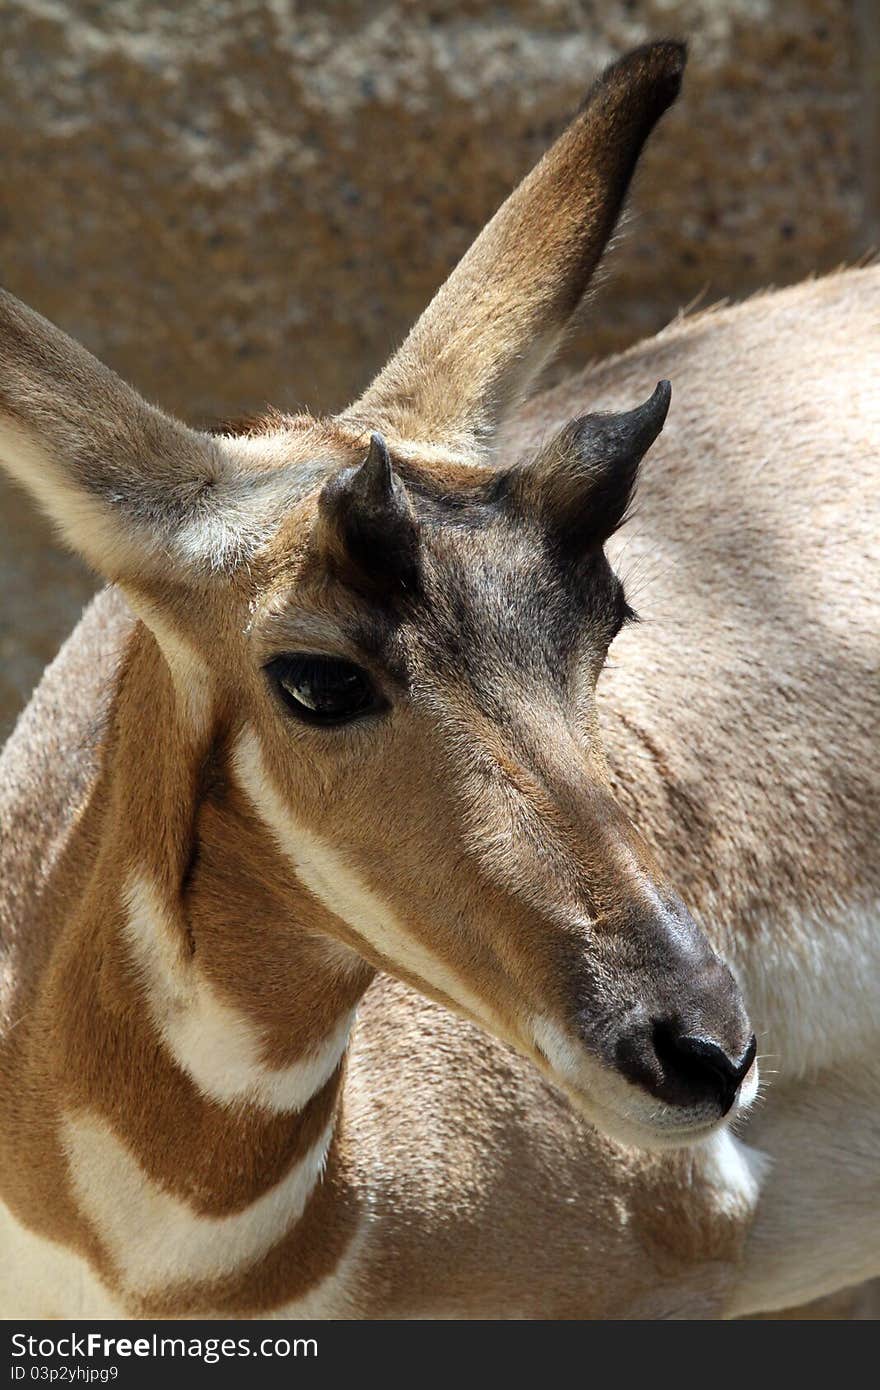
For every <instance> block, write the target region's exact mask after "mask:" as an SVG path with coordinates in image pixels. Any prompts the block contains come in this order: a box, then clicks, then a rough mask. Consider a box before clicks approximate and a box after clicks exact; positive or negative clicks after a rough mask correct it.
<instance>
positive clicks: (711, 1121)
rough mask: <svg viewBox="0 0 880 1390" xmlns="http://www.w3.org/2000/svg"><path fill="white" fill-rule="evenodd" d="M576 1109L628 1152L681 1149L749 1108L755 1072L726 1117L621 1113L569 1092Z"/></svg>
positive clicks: (715, 1131) (718, 1130)
mask: <svg viewBox="0 0 880 1390" xmlns="http://www.w3.org/2000/svg"><path fill="white" fill-rule="evenodd" d="M566 1089H567V1090H568V1095H569V1098H570V1099H571V1101H572V1103H573V1105H574V1106H575V1109H577V1110H578V1112H579V1113H580V1114H581V1115H583V1116H584V1117H585V1118H586V1119H587V1120H589V1121H590V1123H591V1124H592V1125H594V1126H595V1128H596V1129H598V1130H599V1131H600V1132H601V1133H603V1134H607V1135H608V1137H609V1138H610V1139H613V1140H615V1141H616V1142H617V1143H620V1144H626V1145H627V1146H628V1147H631V1148H638V1149H650V1150H653V1151H655V1152H656V1151H657V1150H661V1149H682V1148H688V1147H689V1146H691V1145H693V1144H700V1143H702V1142H703V1141H704V1140H706V1139H709V1138H710V1137H711V1136H712V1135H714V1134H720V1133H722V1132H724V1131H725V1130H726V1129H727V1128H728V1126H729V1125H730V1123H731V1121H735V1120H736V1118H737V1116H739V1115H741V1114H742V1113H743V1112H744V1111H745V1110H747V1109H748V1107H749V1106H750V1105H751V1104H752V1102H753V1100H754V1099H755V1096H756V1095H757V1091H758V1068H757V1066H754V1067H752V1070H751V1072H750V1073H749V1075H748V1076H747V1077H746V1080H745V1081H744V1082H743V1085H742V1088H741V1090H740V1094H739V1096H738V1097H737V1100H736V1102H735V1104H734V1105H733V1107H732V1108H731V1109H730V1110H729V1111H728V1113H727V1114H726V1115H714V1116H712V1115H699V1114H698V1115H693V1116H689V1115H688V1114H687V1113H685V1114H682V1113H681V1112H680V1111H676V1110H674V1109H672V1107H669V1108H668V1109H666V1110H663V1111H660V1112H659V1113H658V1112H657V1111H656V1110H655V1111H654V1113H652V1114H650V1115H642V1114H639V1113H638V1111H637V1110H636V1109H633V1110H624V1109H622V1108H618V1107H617V1106H612V1105H608V1104H602V1103H601V1102H597V1101H596V1099H595V1098H594V1097H592V1096H586V1095H583V1094H581V1093H579V1092H577V1091H574V1090H571V1089H568V1088H566Z"/></svg>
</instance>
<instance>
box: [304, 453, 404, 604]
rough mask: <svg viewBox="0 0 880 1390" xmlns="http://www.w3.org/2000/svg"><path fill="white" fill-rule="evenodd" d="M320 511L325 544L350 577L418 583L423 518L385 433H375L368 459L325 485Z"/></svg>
mask: <svg viewBox="0 0 880 1390" xmlns="http://www.w3.org/2000/svg"><path fill="white" fill-rule="evenodd" d="M319 516H320V523H321V537H322V540H323V543H324V546H325V548H326V549H327V550H328V551H329V553H330V555H331V557H332V558H333V560H334V561H335V562H336V564H337V566H338V567H341V568H342V569H344V570H345V571H346V577H347V578H348V579H349V580H352V581H360V582H362V583H363V582H366V583H367V584H369V585H375V584H377V583H387V582H388V581H396V582H398V583H401V584H403V585H405V586H410V585H412V584H413V582H414V581H415V578H416V574H417V569H418V549H419V547H418V522H417V520H416V516H415V513H414V511H413V508H412V505H411V503H410V500H409V497H408V496H407V492H406V488H405V487H404V485H403V483H402V482H401V480H400V478H399V477H398V476H397V474H396V473H395V471H394V468H393V466H392V463H391V455H390V453H389V451H388V445H387V444H386V442H385V439H384V438H383V436H382V435H381V434H379V433H378V432H376V431H374V432H373V433H372V434H371V435H370V447H369V450H368V452H367V456H366V458H365V459H364V461H363V463H361V464H359V465H358V466H357V467H356V468H346V469H344V470H343V472H341V473H339V474H337V475H336V477H334V478H331V479H330V481H329V482H328V483H326V484H325V486H324V488H323V490H322V492H321V496H320V501H319Z"/></svg>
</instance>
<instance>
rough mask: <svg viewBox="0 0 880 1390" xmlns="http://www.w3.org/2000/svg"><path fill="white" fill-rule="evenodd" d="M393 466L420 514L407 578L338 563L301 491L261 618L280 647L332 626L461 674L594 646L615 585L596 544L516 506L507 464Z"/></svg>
mask: <svg viewBox="0 0 880 1390" xmlns="http://www.w3.org/2000/svg"><path fill="white" fill-rule="evenodd" d="M394 467H395V471H396V472H397V474H398V476H399V477H400V478H401V480H402V481H403V483H404V485H405V487H406V490H407V495H408V497H409V499H410V502H411V504H412V507H413V509H414V511H415V513H416V516H417V518H418V523H419V573H418V579H417V581H416V582H415V583H414V584H408V585H406V586H397V585H396V584H394V583H393V582H387V583H386V582H380V583H377V584H375V585H373V584H369V583H365V584H359V583H357V582H352V581H350V580H348V579H346V578H343V577H340V575H339V574H338V573H334V572H333V570H332V568H331V567H328V566H327V565H326V564H325V563H324V562H323V558H322V556H321V554H320V547H319V546H317V545H316V544H315V537H316V532H317V505H316V498H315V497H311V498H309V499H308V501H307V502H305V503H304V504H303V505H302V507H301V508H300V509H299V514H298V516H297V517H295V518H290V519H289V520H288V522H287V523H286V525H285V527H284V528H282V530H281V532H279V534H278V536H277V537H276V541H275V545H274V546H273V551H274V558H275V569H276V573H275V576H274V583H273V585H272V589H273V593H272V599H271V602H270V603H269V604H268V605H267V612H266V621H265V623H264V624H263V629H264V632H266V631H269V632H270V633H271V638H272V642H273V644H274V645H275V646H276V647H277V645H278V644H279V641H281V640H282V639H283V638H284V636H285V633H287V634H289V637H290V643H291V645H296V644H298V645H299V646H300V647H303V643H304V642H305V643H306V645H308V638H309V634H310V633H311V634H313V638H312V644H313V645H321V646H322V647H323V646H324V645H332V642H333V638H334V636H335V635H336V634H338V635H340V636H341V637H342V638H343V639H344V641H345V642H346V643H347V644H349V646H350V648H351V649H352V652H355V651H360V652H362V653H364V654H365V655H368V656H370V657H372V658H373V659H374V660H377V661H380V662H382V663H384V664H386V665H387V666H389V667H391V668H393V669H394V670H395V671H396V672H397V673H398V674H400V675H401V676H402V675H404V674H406V675H410V676H411V675H413V674H415V673H417V672H419V671H421V672H426V671H428V670H430V671H433V672H435V673H442V674H444V675H445V676H446V677H447V678H452V679H458V680H465V681H468V682H469V683H479V682H481V681H482V680H483V679H485V677H486V676H487V675H488V676H490V677H492V678H495V677H497V676H498V675H499V674H500V673H502V672H503V671H505V670H517V671H520V672H523V673H530V674H532V675H534V676H535V677H539V678H541V679H547V678H550V679H553V678H555V677H557V676H558V675H560V674H561V672H562V670H563V669H564V668H565V666H566V665H567V664H568V663H569V662H570V661H571V660H572V658H573V656H574V655H575V654H579V653H583V651H584V649H587V650H589V649H590V648H595V650H596V651H597V652H602V651H604V646H605V645H606V644H607V640H608V636H609V630H610V629H611V628H613V627H614V626H615V624H616V621H617V618H618V616H619V610H620V606H621V591H620V586H619V584H618V582H617V580H616V579H615V577H614V575H613V574H612V572H611V570H610V568H609V566H608V563H607V561H606V559H605V556H604V553H603V552H602V550H601V548H600V547H597V546H588V545H584V546H583V547H579V546H578V545H577V544H571V543H563V542H562V541H561V540H560V538H559V537H558V536H555V535H553V534H551V533H549V532H548V531H547V530H546V529H545V528H544V527H543V526H542V525H541V523H540V521H539V518H538V517H537V516H532V515H528V514H523V513H522V512H521V511H520V510H517V509H516V508H515V507H513V506H512V505H511V504H510V498H509V495H508V490H507V489H506V487H505V475H504V473H503V471H499V470H493V469H487V468H479V467H472V466H464V465H460V464H455V463H444V462H442V461H439V462H438V461H435V460H431V461H430V462H428V463H425V462H423V461H414V460H413V459H411V458H399V457H395V458H394ZM379 558H380V557H379V556H378V555H377V562H378V560H379ZM377 568H380V566H379V565H378V563H377ZM322 634H324V635H325V637H326V641H324V640H321V638H322Z"/></svg>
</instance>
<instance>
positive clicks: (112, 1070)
mask: <svg viewBox="0 0 880 1390" xmlns="http://www.w3.org/2000/svg"><path fill="white" fill-rule="evenodd" d="M163 646H164V644H163ZM179 655H180V653H179V651H178V653H177V656H178V657H179ZM172 673H173V674H170V673H169V670H168V667H167V666H166V665H165V663H164V662H163V660H162V657H161V656H160V654H159V652H158V650H157V648H156V646H155V643H154V642H153V640H152V639H151V638H150V637H149V636H148V635H147V633H146V632H145V631H139V632H138V634H137V636H136V637H135V639H134V641H133V644H132V648H131V650H130V651H129V653H128V657H127V659H126V662H125V664H124V666H123V669H122V672H121V675H120V684H119V689H118V692H117V698H116V702H115V711H114V716H113V720H112V731H111V735H110V738H109V741H108V746H107V749H106V753H105V763H104V772H103V775H102V779H101V785H100V786H99V787H98V789H97V793H96V801H97V800H98V799H100V800H101V802H102V803H103V807H104V809H103V811H102V812H101V813H100V814H99V813H98V812H97V810H95V811H94V814H93V820H94V825H93V827H92V835H91V836H90V837H87V838H92V840H93V842H94V844H95V849H94V851H93V870H92V873H91V876H90V879H89V881H88V884H87V886H86V888H85V890H84V892H83V893H82V895H81V897H80V900H79V903H78V905H77V910H76V912H75V913H74V915H73V917H72V919H71V920H70V922H69V924H68V926H67V928H66V929H65V931H64V933H63V935H62V938H61V939H60V941H59V943H58V950H57V951H56V953H55V958H54V959H53V962H52V967H51V969H50V971H49V972H48V978H47V980H46V981H45V987H44V989H43V992H42V993H43V997H42V998H41V1000H40V1001H39V1008H38V1009H37V1010H36V1011H35V1016H34V1022H33V1027H32V1028H31V1029H28V1030H27V1031H28V1032H29V1033H30V1034H31V1036H32V1037H33V1039H34V1040H36V1039H37V1038H39V1039H40V1042H41V1045H43V1044H44V1041H45V1039H44V1034H45V1031H46V1030H47V1029H48V1031H49V1035H50V1040H51V1043H52V1047H51V1053H52V1063H53V1071H54V1077H53V1081H54V1096H53V1099H54V1100H55V1101H56V1106H55V1108H56V1110H57V1118H58V1136H59V1139H60V1149H61V1151H62V1152H61V1155H60V1157H61V1159H62V1161H64V1167H65V1168H66V1177H67V1178H68V1180H69V1192H68V1201H69V1203H70V1207H71V1208H72V1211H73V1213H74V1214H75V1217H76V1219H78V1220H80V1221H83V1220H84V1222H85V1223H86V1225H87V1227H88V1228H89V1229H90V1230H91V1232H93V1233H94V1236H95V1241H94V1242H93V1243H92V1249H91V1250H90V1254H91V1256H92V1258H93V1259H94V1260H95V1262H96V1263H98V1265H99V1267H100V1268H101V1270H102V1273H103V1275H104V1277H105V1279H107V1281H108V1282H110V1283H111V1284H113V1285H115V1286H122V1288H123V1289H124V1290H125V1292H126V1293H127V1295H128V1297H129V1298H131V1297H137V1298H138V1299H139V1300H140V1302H141V1306H143V1307H149V1306H153V1307H155V1308H159V1307H161V1306H163V1305H164V1303H168V1304H169V1306H171V1305H173V1306H174V1307H175V1308H180V1307H181V1306H182V1305H181V1297H182V1293H181V1290H182V1289H183V1287H184V1286H186V1288H187V1289H188V1290H190V1295H188V1296H191V1297H192V1298H194V1299H195V1303H194V1305H193V1306H194V1307H196V1308H197V1307H198V1306H199V1304H198V1294H197V1293H192V1290H193V1289H196V1290H197V1289H198V1288H199V1286H201V1287H204V1286H205V1285H206V1284H209V1285H210V1286H211V1299H212V1301H213V1302H214V1303H215V1304H216V1300H217V1298H218V1287H219V1286H220V1285H221V1284H224V1281H225V1285H228V1287H229V1290H230V1292H229V1297H230V1299H231V1300H232V1302H231V1303H230V1307H237V1308H240V1307H243V1306H248V1305H247V1299H248V1297H249V1295H248V1294H247V1293H246V1292H243V1290H246V1289H247V1288H248V1287H250V1284H251V1283H253V1279H252V1278H251V1275H253V1276H254V1278H256V1279H257V1282H258V1283H259V1284H260V1287H261V1289H262V1288H263V1287H264V1286H265V1284H266V1280H267V1277H268V1276H267V1274H266V1267H267V1262H268V1263H269V1264H270V1265H271V1264H272V1261H273V1260H274V1261H275V1265H277V1269H275V1273H274V1274H273V1275H272V1279H273V1281H274V1282H273V1289H275V1293H274V1294H273V1297H277V1290H278V1281H279V1280H281V1284H282V1285H283V1284H284V1279H285V1277H289V1276H290V1271H291V1269H292V1268H293V1266H297V1267H298V1268H301V1267H302V1264H303V1261H302V1257H301V1252H299V1253H298V1254H297V1256H296V1258H295V1259H294V1260H290V1259H288V1260H287V1261H286V1266H285V1261H283V1260H281V1258H280V1256H279V1254H278V1252H279V1250H281V1249H282V1248H284V1247H287V1248H288V1249H290V1248H292V1247H293V1246H294V1245H296V1244H297V1242H298V1241H299V1242H301V1240H302V1239H305V1238H306V1236H307V1233H308V1231H310V1230H311V1229H312V1228H313V1227H314V1225H315V1224H316V1222H317V1221H318V1217H317V1215H316V1209H317V1207H319V1206H321V1205H322V1202H323V1204H324V1205H326V1203H327V1201H328V1199H329V1197H328V1194H329V1189H331V1188H332V1187H333V1185H334V1179H333V1174H334V1172H335V1171H336V1168H337V1167H338V1165H337V1162H336V1160H337V1154H336V1152H335V1146H336V1143H337V1132H338V1126H339V1124H340V1114H341V1105H342V1089H343V1078H344V1073H345V1056H346V1049H347V1045H348V1038H349V1033H350V1030H351V1027H352V1023H353V1020H354V1014H355V1009H356V1006H357V1002H358V1000H359V998H360V996H361V995H362V993H363V991H364V990H365V988H366V986H367V984H368V983H369V980H370V978H371V974H372V972H371V970H370V969H369V968H368V967H367V966H365V965H364V964H363V963H362V962H361V961H360V960H359V959H358V958H357V957H356V956H354V955H353V954H352V953H350V952H348V951H347V950H346V949H345V948H343V947H337V946H336V945H335V944H334V943H333V941H332V940H331V939H330V938H329V937H327V936H325V935H322V934H321V932H320V930H319V922H318V917H317V914H318V913H319V912H320V909H319V908H318V907H317V905H316V904H315V903H314V901H313V900H312V899H311V898H310V896H309V894H308V893H307V891H306V890H305V889H303V888H302V887H301V886H300V884H299V883H298V882H297V881H296V879H295V877H294V875H293V870H292V868H291V867H290V865H289V863H287V862H286V861H285V860H283V859H282V857H281V855H280V853H279V852H278V851H277V849H276V848H275V847H274V845H273V842H272V839H271V836H270V834H269V832H268V830H267V828H266V827H265V826H264V825H263V824H262V823H261V822H260V821H259V819H258V817H257V814H256V812H255V810H254V808H253V807H252V806H251V804H250V803H249V802H248V800H247V797H246V795H245V793H244V792H243V791H242V790H241V789H240V788H239V787H238V786H237V785H236V783H235V781H234V779H233V777H232V775H231V773H230V770H229V768H228V766H227V760H226V757H225V754H224V753H223V751H222V749H221V748H219V747H218V743H217V732H216V721H215V720H214V719H213V718H211V717H209V716H208V714H207V713H206V712H205V711H203V710H202V711H199V709H197V708H196V704H195V702H194V699H193V697H192V694H191V693H187V691H186V689H185V684H186V682H185V672H184V671H183V669H182V667H181V665H180V662H179V661H178V667H177V670H176V671H175V670H174V667H173V665H172ZM145 730H149V731H152V730H156V731H157V733H159V734H160V737H159V738H158V739H157V741H156V742H153V740H152V739H151V738H150V737H149V736H146V737H145ZM40 1017H42V1020H43V1022H42V1025H41V1023H40ZM322 1174H325V1177H324V1181H323V1182H322V1181H321V1176H322ZM70 1219H73V1217H70ZM318 1224H320V1223H318ZM343 1225H344V1223H343ZM50 1233H51V1232H50ZM330 1243H331V1244H332V1242H330ZM306 1263H308V1261H306ZM282 1266H285V1267H286V1269H287V1275H286V1276H285V1274H284V1270H283V1269H282ZM273 1268H275V1266H274V1265H273ZM255 1271H256V1273H254V1272H255ZM284 1292H285V1289H284V1288H282V1296H284ZM236 1300H238V1301H236ZM242 1300H243V1301H242ZM221 1301H222V1297H221ZM185 1302H186V1299H184V1305H185Z"/></svg>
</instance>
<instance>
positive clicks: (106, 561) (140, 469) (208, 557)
mask: <svg viewBox="0 0 880 1390" xmlns="http://www.w3.org/2000/svg"><path fill="white" fill-rule="evenodd" d="M0 464H2V465H3V466H4V467H5V468H6V469H7V470H8V471H9V472H10V473H11V474H12V476H13V478H15V479H16V480H17V481H18V482H20V483H21V484H22V486H23V487H25V488H26V489H27V491H28V492H30V493H31V495H32V496H33V497H34V498H35V500H36V501H37V502H38V503H39V505H40V506H41V507H42V508H43V509H44V511H45V512H46V513H47V514H48V516H49V517H50V519H51V520H52V521H53V522H54V523H55V525H56V526H57V527H58V529H59V530H60V531H61V533H62V535H63V536H64V539H65V540H66V541H67V542H68V544H69V545H70V546H71V547H72V548H73V549H74V550H76V551H77V552H78V553H79V554H80V555H82V556H83V558H84V559H85V560H86V561H87V562H88V563H89V564H90V565H91V566H92V567H93V568H94V569H96V570H97V571H98V572H99V573H100V574H102V575H104V576H105V577H106V578H109V579H115V580H121V581H125V580H126V579H128V580H137V579H149V578H152V577H157V576H158V577H160V578H162V579H164V580H169V579H175V578H180V579H182V580H183V579H186V578H189V577H193V578H194V577H196V576H197V575H198V574H199V573H205V572H206V571H209V570H211V569H216V568H219V567H224V566H226V565H227V564H229V563H230V562H231V561H233V560H234V559H235V558H236V554H237V552H238V550H239V549H240V548H241V546H242V544H243V543H244V541H245V539H246V538H247V537H249V535H250V534H251V533H252V531H253V511H254V496H253V495H252V494H255V493H258V492H259V491H260V478H259V475H257V477H253V476H249V475H245V474H243V473H241V472H240V471H237V470H236V469H235V467H234V466H233V464H232V462H231V459H230V458H229V457H228V456H227V453H226V451H225V449H224V446H223V442H222V440H219V439H214V438H212V437H211V436H209V435H205V434H200V433H197V432H196V431H194V430H191V429H187V428H186V426H184V425H181V424H179V423H178V422H177V421H175V420H172V419H170V418H169V417H168V416H166V415H163V414H162V412H161V411H159V410H157V409H156V408H155V407H153V406H151V405H148V404H147V403H146V401H144V400H142V399H141V397H140V396H139V395H138V394H137V392H136V391H134V390H133V389H132V388H131V387H129V386H126V385H125V383H124V382H123V381H121V380H120V379H119V378H118V377H117V376H115V375H114V373H113V372H111V371H110V370H109V368H107V367H105V366H103V365H102V364H101V363H100V362H98V361H97V360H96V359H95V358H94V357H92V356H91V355H90V354H89V353H88V352H86V350H85V349H84V348H82V347H80V346H79V344H78V343H75V342H73V341H72V339H70V338H68V337H67V336H66V335H65V334H64V333H62V332H61V331H60V330H59V329H57V328H55V327H54V326H53V325H52V324H50V323H48V322H47V321H46V320H45V319H43V318H41V317H40V315H39V314H35V313H34V312H33V311H32V310H30V309H28V308H26V306H25V305H23V304H21V303H19V301H18V300H17V299H15V298H14V297H13V296H12V295H10V294H8V293H6V292H5V291H2V290H0ZM276 485H277V484H276Z"/></svg>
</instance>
